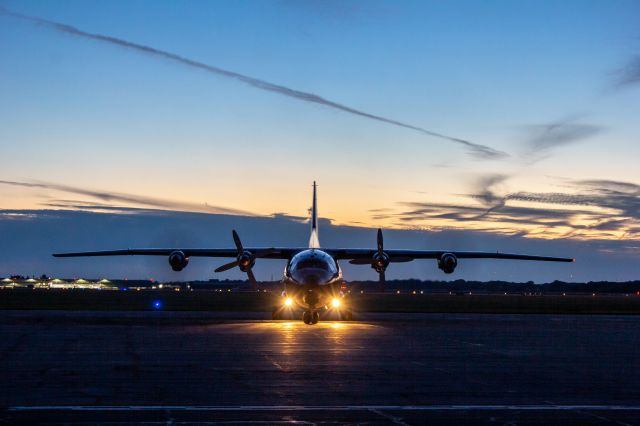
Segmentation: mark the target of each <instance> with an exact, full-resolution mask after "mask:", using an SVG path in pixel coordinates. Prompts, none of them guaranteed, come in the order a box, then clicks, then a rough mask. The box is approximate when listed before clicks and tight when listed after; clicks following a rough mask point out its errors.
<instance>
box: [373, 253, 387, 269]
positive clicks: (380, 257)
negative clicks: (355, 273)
mask: <svg viewBox="0 0 640 426" xmlns="http://www.w3.org/2000/svg"><path fill="white" fill-rule="evenodd" d="M387 266H389V256H387V254H386V253H382V254H380V253H376V254H374V255H373V259H372V262H371V267H372V268H373V269H375V271H376V272H378V273H380V272H384V271H385V270H386V269H387Z"/></svg>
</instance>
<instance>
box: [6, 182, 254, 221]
mask: <svg viewBox="0 0 640 426" xmlns="http://www.w3.org/2000/svg"><path fill="white" fill-rule="evenodd" d="M0 185H9V186H18V187H23V188H34V189H38V188H39V189H49V190H54V191H57V192H62V193H66V194H75V195H84V196H87V197H90V198H94V199H98V200H101V201H104V202H116V203H125V204H129V205H130V204H134V205H139V206H148V207H154V208H159V209H167V210H176V211H191V212H203V213H219V214H230V215H244V216H255V215H254V214H253V213H249V212H247V211H243V210H238V209H230V208H226V207H218V206H212V205H209V204H206V203H202V204H198V203H188V202H183V201H175V200H167V199H162V198H154V197H145V196H141V195H133V194H125V193H121V192H108V191H97V190H91V189H85V188H79V187H74V186H68V185H61V184H56V183H47V182H16V181H9V180H0ZM58 204H59V207H63V206H64V205H65V204H67V207H65V208H73V207H74V205H73V204H77V205H81V203H71V204H68V203H65V202H64V201H63V202H62V203H58ZM92 205H95V204H92ZM96 207H97V206H96ZM105 207H109V208H113V207H116V208H118V207H119V206H105V205H102V208H105ZM119 209H122V208H121V207H119Z"/></svg>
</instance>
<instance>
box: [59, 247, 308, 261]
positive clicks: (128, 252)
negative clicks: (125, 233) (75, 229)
mask: <svg viewBox="0 0 640 426" xmlns="http://www.w3.org/2000/svg"><path fill="white" fill-rule="evenodd" d="M245 250H248V251H250V252H251V253H254V255H255V257H256V258H262V259H289V258H290V257H292V256H293V255H294V254H296V253H297V252H299V251H302V250H304V248H278V247H246V248H245ZM176 251H180V252H182V253H184V255H185V256H186V257H236V256H237V255H238V250H237V248H211V249H208V248H179V247H178V248H134V249H123V250H103V251H82V252H75V253H54V254H53V256H54V257H92V256H169V255H170V254H171V253H174V252H176Z"/></svg>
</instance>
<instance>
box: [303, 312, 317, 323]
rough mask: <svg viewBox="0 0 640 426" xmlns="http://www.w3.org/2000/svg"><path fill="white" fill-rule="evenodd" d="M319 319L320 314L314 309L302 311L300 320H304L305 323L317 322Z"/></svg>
mask: <svg viewBox="0 0 640 426" xmlns="http://www.w3.org/2000/svg"><path fill="white" fill-rule="evenodd" d="M319 319H320V314H319V313H317V312H316V311H313V312H311V311H304V312H303V314H302V321H304V323H305V324H317V323H318V320H319Z"/></svg>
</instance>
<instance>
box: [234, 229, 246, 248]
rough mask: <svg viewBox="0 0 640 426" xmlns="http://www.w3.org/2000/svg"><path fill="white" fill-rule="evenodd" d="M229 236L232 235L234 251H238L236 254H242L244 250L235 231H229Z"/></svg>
mask: <svg viewBox="0 0 640 426" xmlns="http://www.w3.org/2000/svg"><path fill="white" fill-rule="evenodd" d="M231 235H233V242H234V243H236V249H238V254H242V252H243V251H244V249H243V248H242V241H240V236H239V235H238V233H237V232H236V230H235V229H234V230H233V231H231Z"/></svg>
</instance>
